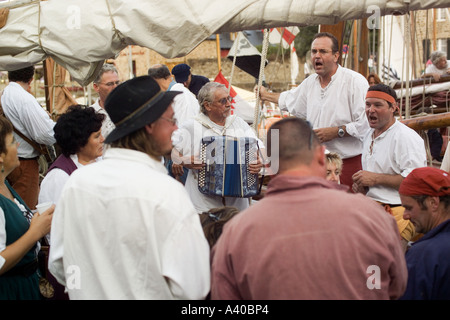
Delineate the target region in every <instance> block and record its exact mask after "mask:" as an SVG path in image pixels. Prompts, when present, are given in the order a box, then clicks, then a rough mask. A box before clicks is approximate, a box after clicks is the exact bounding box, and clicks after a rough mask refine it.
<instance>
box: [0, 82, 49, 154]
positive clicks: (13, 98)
mask: <svg viewBox="0 0 450 320" xmlns="http://www.w3.org/2000/svg"><path fill="white" fill-rule="evenodd" d="M1 104H2V107H3V112H4V113H5V116H6V118H8V119H9V121H11V123H12V124H13V126H14V128H16V129H17V130H18V131H20V132H21V133H22V134H24V135H25V136H26V137H28V138H29V139H31V140H33V141H35V142H37V143H40V144H45V145H53V144H54V143H55V142H56V140H55V137H54V135H55V133H54V132H53V127H54V126H55V122H54V121H53V120H52V119H51V118H50V117H49V115H48V114H47V112H46V111H45V110H44V109H43V108H42V107H41V106H40V105H39V103H38V102H37V100H36V98H35V97H33V95H31V94H30V93H29V92H27V91H26V90H25V89H24V88H22V86H21V85H20V84H18V83H16V82H10V83H9V84H8V86H6V88H5V89H4V90H3V95H2V97H1ZM14 136H15V139H16V140H17V142H19V147H18V149H17V153H18V156H19V158H34V157H37V156H39V152H38V151H36V150H35V149H34V148H33V146H32V145H30V144H29V143H28V142H26V141H25V140H23V139H22V138H21V137H20V136H19V135H17V134H16V133H14Z"/></svg>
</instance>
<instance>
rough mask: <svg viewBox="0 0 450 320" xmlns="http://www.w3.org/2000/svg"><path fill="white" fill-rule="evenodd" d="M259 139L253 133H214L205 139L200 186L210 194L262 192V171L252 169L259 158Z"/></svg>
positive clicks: (201, 189) (199, 175)
mask: <svg viewBox="0 0 450 320" xmlns="http://www.w3.org/2000/svg"><path fill="white" fill-rule="evenodd" d="M258 150H259V149H258V143H257V140H256V139H255V138H251V137H240V138H236V137H230V136H212V137H204V138H203V139H202V142H201V149H200V159H201V160H202V162H203V163H205V164H206V166H205V167H203V168H202V169H200V170H199V172H198V189H199V191H200V192H201V193H203V194H206V195H215V196H222V197H240V198H248V197H252V196H255V195H257V194H258V192H259V191H258V180H259V179H258V174H252V173H250V172H249V169H248V168H249V164H250V163H252V162H256V159H257V155H258Z"/></svg>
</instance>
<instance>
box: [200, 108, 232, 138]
mask: <svg viewBox="0 0 450 320" xmlns="http://www.w3.org/2000/svg"><path fill="white" fill-rule="evenodd" d="M234 119H236V116H235V115H231V116H229V117H228V118H227V121H226V122H225V125H224V126H223V129H222V131H218V128H215V127H213V126H211V125H210V124H209V122H211V120H210V119H209V118H208V116H207V115H205V114H203V113H200V114H199V115H198V116H196V117H195V120H197V121H198V122H199V123H200V124H201V125H202V126H204V127H205V128H208V129H211V130H213V131H214V132H216V133H217V134H218V135H220V136H224V135H225V132H226V130H227V129H228V128H229V127H230V126H231V125H232V124H233V122H234Z"/></svg>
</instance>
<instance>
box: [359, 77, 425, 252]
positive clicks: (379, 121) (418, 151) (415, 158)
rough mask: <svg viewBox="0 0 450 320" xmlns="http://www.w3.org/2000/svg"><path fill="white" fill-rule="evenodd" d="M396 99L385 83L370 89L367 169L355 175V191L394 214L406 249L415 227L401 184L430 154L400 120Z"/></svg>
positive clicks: (365, 151)
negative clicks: (408, 217)
mask: <svg viewBox="0 0 450 320" xmlns="http://www.w3.org/2000/svg"><path fill="white" fill-rule="evenodd" d="M396 100H397V95H396V93H395V91H394V90H393V89H392V88H391V87H389V86H387V85H384V84H377V85H375V86H372V87H370V88H369V90H368V92H367V95H366V116H367V119H368V121H369V126H370V128H371V130H369V132H368V133H367V135H366V137H365V139H364V144H363V154H362V168H363V170H360V171H358V172H356V173H355V174H354V175H353V182H354V183H353V191H354V192H362V193H364V194H366V195H367V196H368V197H370V198H372V199H373V200H375V201H377V202H379V203H380V204H382V205H383V206H384V207H385V209H386V211H388V212H389V213H391V214H393V215H394V217H395V219H396V220H397V225H398V228H399V231H400V235H401V237H402V240H403V244H404V249H405V250H406V244H407V243H408V241H410V240H411V239H413V237H414V236H415V230H414V226H413V225H412V223H411V222H409V221H408V220H404V219H403V211H404V207H402V206H401V201H400V195H399V193H398V188H399V187H400V184H401V182H402V181H403V179H404V178H405V177H406V176H407V175H408V174H409V173H410V172H411V171H412V170H414V169H415V168H419V167H425V166H426V165H427V158H426V151H425V145H424V141H423V139H422V138H421V137H420V136H419V135H418V134H417V132H415V131H414V130H413V129H411V128H409V127H407V126H406V125H404V124H403V123H401V122H400V121H397V120H396V118H395V116H394V114H395V111H396V110H397V103H396Z"/></svg>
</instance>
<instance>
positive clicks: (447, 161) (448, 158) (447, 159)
mask: <svg viewBox="0 0 450 320" xmlns="http://www.w3.org/2000/svg"><path fill="white" fill-rule="evenodd" d="M449 150H450V143H448V144H447V149H445V153H444V158H443V159H442V163H441V168H440V169H441V170H444V171H447V172H450V151H449Z"/></svg>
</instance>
